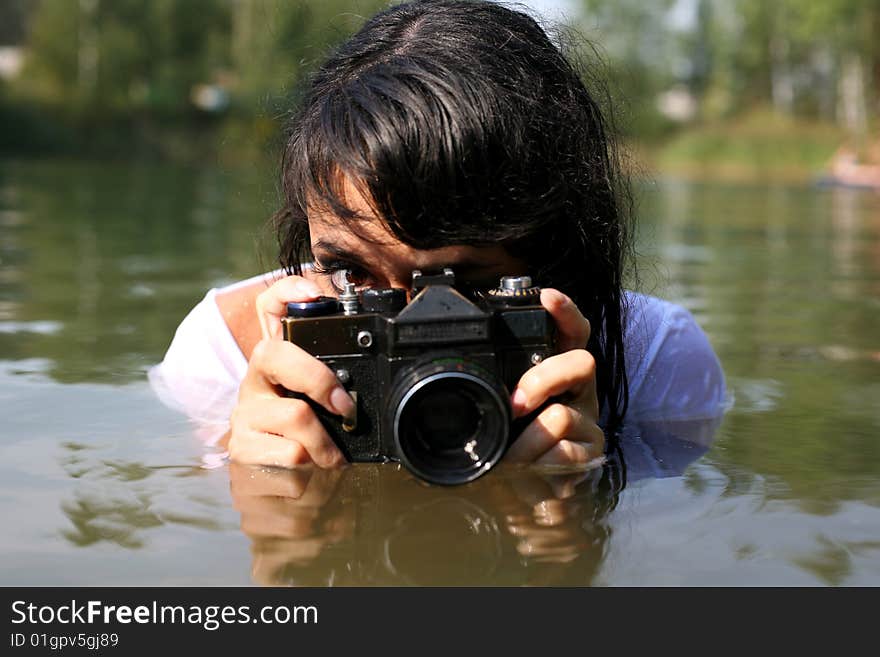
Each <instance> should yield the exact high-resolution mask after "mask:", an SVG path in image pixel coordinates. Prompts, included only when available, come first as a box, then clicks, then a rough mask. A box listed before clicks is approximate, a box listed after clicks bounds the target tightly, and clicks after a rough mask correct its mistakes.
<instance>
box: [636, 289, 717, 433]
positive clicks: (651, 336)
mask: <svg viewBox="0 0 880 657" xmlns="http://www.w3.org/2000/svg"><path fill="white" fill-rule="evenodd" d="M624 317H625V323H624V326H625V328H624V345H625V358H626V368H627V378H628V380H629V394H630V409H629V412H628V417H632V418H633V419H638V418H648V417H651V418H657V417H663V418H667V419H671V418H685V417H687V418H694V417H714V416H717V415H720V414H721V413H723V412H724V409H725V407H726V404H727V392H726V386H725V381H724V372H723V370H722V368H721V363H720V362H719V360H718V356H717V355H716V354H715V350H714V349H713V348H712V345H711V343H710V341H709V338H708V336H707V335H706V333H705V332H704V331H703V329H702V328H701V327H700V325H699V323H698V322H697V320H696V319H695V318H694V316H693V314H692V313H691V312H690V311H688V310H687V309H686V308H684V307H683V306H681V305H679V304H676V303H672V302H670V301H666V300H663V299H660V298H658V297H655V296H650V295H646V294H641V293H637V292H627V293H626V294H625V297H624Z"/></svg>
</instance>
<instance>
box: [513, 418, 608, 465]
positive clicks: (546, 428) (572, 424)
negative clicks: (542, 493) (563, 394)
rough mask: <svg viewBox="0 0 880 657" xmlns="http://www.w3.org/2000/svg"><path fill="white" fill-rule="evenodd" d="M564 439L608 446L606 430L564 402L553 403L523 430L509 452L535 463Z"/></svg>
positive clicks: (514, 457)
mask: <svg viewBox="0 0 880 657" xmlns="http://www.w3.org/2000/svg"><path fill="white" fill-rule="evenodd" d="M563 439H569V440H575V441H584V442H591V443H596V444H597V445H598V446H599V448H600V449H604V447H605V434H604V433H603V432H602V429H600V428H599V427H598V426H597V425H596V423H595V422H594V421H593V420H592V419H591V418H588V417H586V416H585V415H584V414H583V413H581V412H580V411H578V410H577V409H575V408H572V407H571V406H565V405H564V404H551V405H550V406H548V407H547V408H545V409H544V410H543V411H541V413H540V414H539V415H538V417H536V418H535V419H534V420H533V421H532V422H531V424H529V426H527V427H526V428H525V430H524V431H523V432H522V433H521V434H520V436H519V438H517V439H516V440H515V441H514V443H513V445H511V446H510V449H509V450H508V451H507V454H506V455H505V457H504V458H505V460H506V461H509V462H512V463H534V462H535V461H537V460H538V459H539V458H540V457H541V456H542V455H543V454H545V453H546V452H547V451H549V450H550V449H552V448H553V447H554V446H555V445H556V444H557V443H558V442H560V441H561V440H563Z"/></svg>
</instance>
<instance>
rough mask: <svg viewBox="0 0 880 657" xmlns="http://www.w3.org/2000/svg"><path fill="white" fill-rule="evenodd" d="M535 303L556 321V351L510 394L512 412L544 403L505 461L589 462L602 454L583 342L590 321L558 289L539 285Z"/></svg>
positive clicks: (590, 362) (592, 367)
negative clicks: (539, 304)
mask: <svg viewBox="0 0 880 657" xmlns="http://www.w3.org/2000/svg"><path fill="white" fill-rule="evenodd" d="M541 305H542V306H544V308H546V309H547V312H549V313H550V315H551V317H553V320H554V321H555V322H556V329H557V342H558V347H559V352H560V353H558V354H556V355H555V356H551V357H550V358H547V359H546V360H544V361H542V362H541V363H538V364H537V365H535V366H534V367H532V368H531V369H529V370H528V371H527V372H526V373H525V374H523V375H522V378H520V380H519V383H518V384H517V386H516V389H515V390H514V391H513V394H512V395H511V403H512V405H513V413H514V417H515V418H518V417H522V416H524V415H527V414H529V413H531V412H532V411H534V410H535V409H537V408H539V407H540V406H541V405H542V404H544V402H546V401H547V400H548V399H550V398H551V397H555V398H557V400H558V401H554V402H553V403H551V404H548V405H547V407H546V408H544V410H542V411H541V412H540V413H539V414H538V416H537V417H536V418H535V419H534V420H533V421H532V422H531V424H529V425H528V426H527V427H526V428H525V429H524V430H523V432H522V433H521V434H520V436H519V438H517V439H516V440H515V441H514V443H513V444H512V445H511V446H510V449H509V450H508V451H507V454H506V455H505V457H504V458H505V461H507V462H518V463H541V464H555V465H564V464H578V463H589V462H590V461H593V460H595V459H599V458H601V457H603V456H604V453H605V433H604V432H603V431H602V429H601V428H600V427H599V425H598V421H599V401H598V397H597V394H596V361H595V359H594V358H593V356H592V354H590V352H588V351H587V350H586V349H585V348H584V347H585V346H586V344H587V340H588V339H589V337H590V323H589V321H587V319H586V318H585V317H584V316H583V315H582V314H581V312H580V310H578V307H577V306H576V305H575V303H574V302H573V301H572V300H571V299H569V298H568V297H567V296H566V295H564V294H562V292H559V291H558V290H554V289H550V288H546V289H544V290H542V291H541Z"/></svg>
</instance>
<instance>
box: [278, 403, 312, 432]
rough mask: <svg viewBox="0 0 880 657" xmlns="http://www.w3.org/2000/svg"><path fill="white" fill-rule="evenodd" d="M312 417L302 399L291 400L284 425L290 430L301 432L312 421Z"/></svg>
mask: <svg viewBox="0 0 880 657" xmlns="http://www.w3.org/2000/svg"><path fill="white" fill-rule="evenodd" d="M314 416H315V414H314V412H313V411H312V408H311V407H310V406H309V404H308V402H306V401H304V400H302V399H291V400H290V403H289V406H288V413H287V422H286V423H285V424H286V426H287V428H289V429H291V430H301V429H302V428H303V427H304V426H306V425H307V424H308V423H310V422H311V421H312V418H313V417H314Z"/></svg>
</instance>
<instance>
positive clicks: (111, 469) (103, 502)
mask: <svg viewBox="0 0 880 657" xmlns="http://www.w3.org/2000/svg"><path fill="white" fill-rule="evenodd" d="M61 447H62V448H63V450H64V451H63V453H62V458H61V466H62V468H63V469H64V471H65V472H66V473H67V475H68V476H69V477H71V478H73V479H77V480H82V481H81V483H80V485H78V486H77V487H76V488H75V489H74V491H73V495H72V499H68V500H63V501H62V502H61V509H62V511H63V513H64V516H65V517H66V518H67V520H68V521H69V522H70V524H71V525H72V528H70V527H67V528H64V529H62V530H61V535H62V536H63V537H64V539H65V540H66V541H68V542H69V543H71V544H73V545H75V546H77V547H87V546H90V545H94V544H96V543H101V542H105V543H112V544H115V545H117V546H119V547H122V548H126V549H130V550H133V549H139V548H142V547H144V545H145V539H144V538H143V536H144V535H145V533H146V532H147V531H148V530H151V529H155V528H157V527H161V526H163V525H166V524H179V525H186V526H189V527H197V528H200V529H208V530H212V531H217V530H219V529H222V527H223V525H222V523H221V522H219V521H218V520H217V517H216V514H215V512H214V510H215V508H216V506H217V501H216V500H213V499H210V498H206V497H205V496H203V495H199V494H197V493H196V494H190V495H188V496H186V499H176V500H175V503H174V505H173V506H172V507H171V508H168V505H166V504H163V502H162V500H161V497H162V495H163V494H164V493H165V491H166V489H167V478H168V477H171V478H173V479H174V480H181V479H184V478H193V477H196V478H198V477H200V476H203V475H204V474H205V472H206V471H205V469H204V468H200V467H196V466H190V465H178V466H174V465H158V466H157V465H147V464H144V463H140V462H136V461H124V460H119V459H107V458H98V457H97V453H99V452H98V451H97V450H96V447H95V446H92V445H88V444H86V443H80V442H76V441H66V442H64V443H62V445H61ZM157 474H161V475H163V476H162V477H160V478H161V479H162V480H163V482H162V483H155V482H153V483H151V482H148V481H147V480H148V479H150V478H151V477H153V476H154V475H157ZM117 482H119V483H122V484H125V485H119V483H117ZM195 485H196V486H198V484H195ZM185 488H186V487H185V486H183V485H179V486H178V489H180V490H185ZM199 507H201V508H199ZM205 507H208V508H205Z"/></svg>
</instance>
